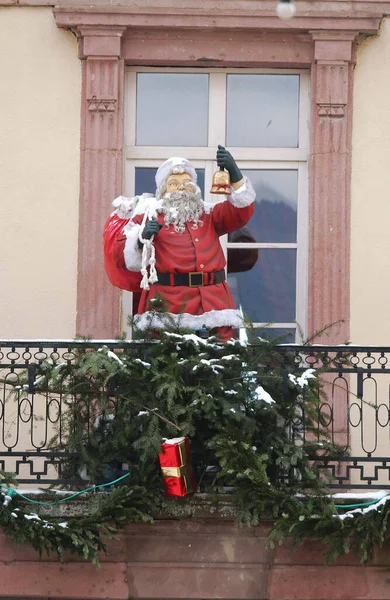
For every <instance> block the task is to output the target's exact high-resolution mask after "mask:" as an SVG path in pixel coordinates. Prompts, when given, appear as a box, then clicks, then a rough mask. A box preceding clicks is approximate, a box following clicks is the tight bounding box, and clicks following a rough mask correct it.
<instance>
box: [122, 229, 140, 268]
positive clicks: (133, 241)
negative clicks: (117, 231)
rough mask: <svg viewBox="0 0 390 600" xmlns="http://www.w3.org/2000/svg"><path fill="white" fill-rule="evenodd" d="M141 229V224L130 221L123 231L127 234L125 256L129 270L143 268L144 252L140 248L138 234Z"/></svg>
mask: <svg viewBox="0 0 390 600" xmlns="http://www.w3.org/2000/svg"><path fill="white" fill-rule="evenodd" d="M140 229H141V225H136V224H135V223H128V224H127V225H126V227H125V228H124V229H123V233H124V234H125V235H126V243H125V248H124V250H123V256H124V258H125V265H126V268H127V269H128V270H129V271H140V270H141V266H142V254H141V252H140V251H139V249H138V236H139V232H140Z"/></svg>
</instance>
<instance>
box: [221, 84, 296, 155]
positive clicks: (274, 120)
mask: <svg viewBox="0 0 390 600" xmlns="http://www.w3.org/2000/svg"><path fill="white" fill-rule="evenodd" d="M298 120H299V75H254V74H252V75H228V82H227V131H226V144H227V145H228V146H250V147H259V146H261V147H265V148H297V147H298Z"/></svg>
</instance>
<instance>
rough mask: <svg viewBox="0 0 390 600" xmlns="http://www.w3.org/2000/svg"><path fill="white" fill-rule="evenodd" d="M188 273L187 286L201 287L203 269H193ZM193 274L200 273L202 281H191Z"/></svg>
mask: <svg viewBox="0 0 390 600" xmlns="http://www.w3.org/2000/svg"><path fill="white" fill-rule="evenodd" d="M188 275H189V281H188V285H189V287H203V285H204V283H203V271H193V272H192V273H188ZM193 275H200V276H201V278H202V282H201V283H192V276H193Z"/></svg>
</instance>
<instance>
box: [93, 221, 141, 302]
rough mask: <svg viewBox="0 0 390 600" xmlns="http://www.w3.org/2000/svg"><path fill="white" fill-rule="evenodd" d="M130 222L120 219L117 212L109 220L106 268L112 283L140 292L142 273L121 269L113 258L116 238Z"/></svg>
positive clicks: (105, 233) (106, 231) (106, 241)
mask: <svg viewBox="0 0 390 600" xmlns="http://www.w3.org/2000/svg"><path fill="white" fill-rule="evenodd" d="M128 222H129V219H120V218H119V217H118V215H117V214H115V213H114V214H113V215H111V216H110V217H109V219H108V220H107V222H106V224H105V226H104V232H103V242H104V246H103V248H104V268H105V271H106V273H107V276H108V279H109V280H110V282H111V283H112V285H115V287H118V288H120V289H121V290H127V291H128V292H140V291H141V288H140V283H141V279H142V276H141V273H138V272H136V271H128V270H127V269H120V268H119V267H117V266H116V265H115V262H114V259H113V250H114V247H115V243H116V240H117V238H118V237H119V236H120V235H121V234H122V231H123V228H124V226H125V225H127V223H128Z"/></svg>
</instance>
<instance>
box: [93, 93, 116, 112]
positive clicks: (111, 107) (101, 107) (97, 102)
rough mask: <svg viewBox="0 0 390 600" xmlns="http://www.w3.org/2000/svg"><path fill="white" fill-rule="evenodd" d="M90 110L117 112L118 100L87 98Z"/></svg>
mask: <svg viewBox="0 0 390 600" xmlns="http://www.w3.org/2000/svg"><path fill="white" fill-rule="evenodd" d="M87 103H88V110H89V111H91V112H111V113H112V112H115V110H116V105H117V101H116V100H107V99H103V98H96V97H95V96H94V97H93V98H87Z"/></svg>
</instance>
